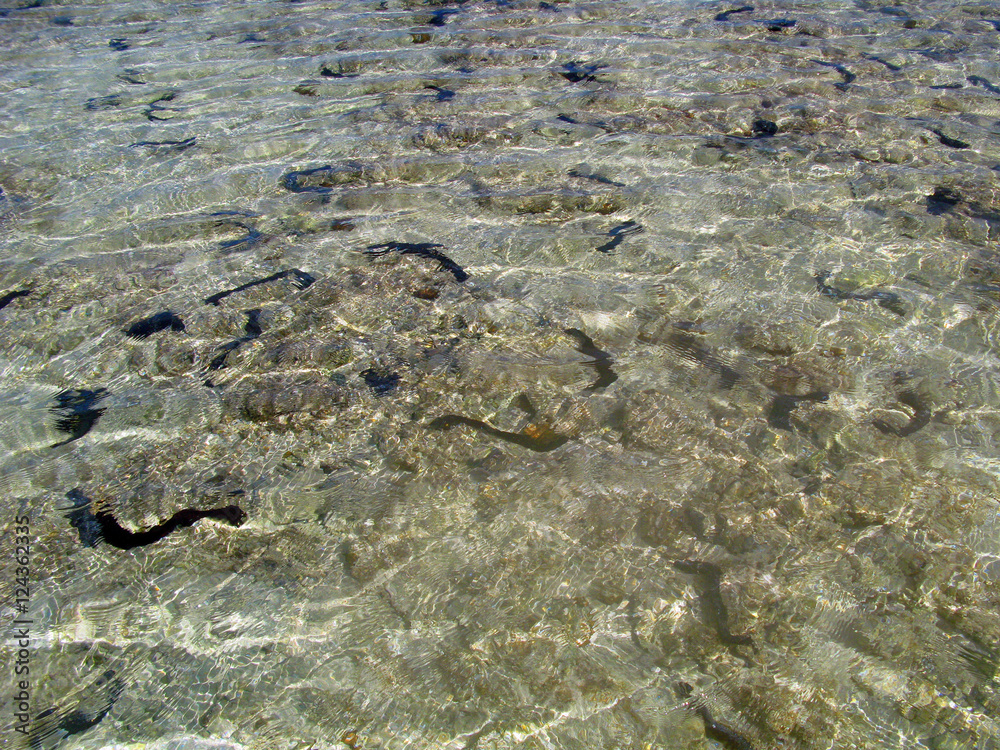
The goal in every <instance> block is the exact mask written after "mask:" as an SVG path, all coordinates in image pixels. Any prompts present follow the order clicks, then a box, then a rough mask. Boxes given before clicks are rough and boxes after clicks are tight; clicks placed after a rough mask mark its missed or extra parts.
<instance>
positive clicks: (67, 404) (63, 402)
mask: <svg viewBox="0 0 1000 750" xmlns="http://www.w3.org/2000/svg"><path fill="white" fill-rule="evenodd" d="M107 396H108V391H107V389H106V388H97V389H95V390H92V391H90V390H77V389H72V390H66V391H62V392H61V393H57V394H56V397H55V403H54V404H53V405H52V406H51V407H50V408H49V411H51V412H52V413H53V414H55V415H56V416H57V417H58V419H57V420H56V424H55V427H56V429H57V430H59V431H60V432H67V433H69V437H68V438H66V439H65V440H62V441H60V442H58V443H53V444H52V447H53V448H58V447H59V446H60V445H66V444H67V443H72V442H73V441H74V440H79V439H80V438H82V437H83V436H84V435H86V434H87V433H88V432H90V430H91V429H92V428H93V426H94V425H95V424H96V423H97V420H98V419H100V418H101V415H102V414H103V413H104V409H98V408H96V407H97V404H98V403H99V402H100V401H102V400H103V399H104V398H106V397H107Z"/></svg>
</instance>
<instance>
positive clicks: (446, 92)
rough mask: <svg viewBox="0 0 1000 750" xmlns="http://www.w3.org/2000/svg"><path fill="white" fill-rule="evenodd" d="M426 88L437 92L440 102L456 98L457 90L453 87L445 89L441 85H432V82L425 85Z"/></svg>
mask: <svg viewBox="0 0 1000 750" xmlns="http://www.w3.org/2000/svg"><path fill="white" fill-rule="evenodd" d="M424 88H425V89H430V90H431V91H436V92H437V100H438V101H439V102H450V101H451V100H452V99H454V98H455V92H454V91H452V90H451V89H443V88H441V87H440V86H432V85H430V84H428V85H426V86H424Z"/></svg>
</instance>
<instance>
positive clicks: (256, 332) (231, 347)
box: [205, 308, 263, 388]
mask: <svg viewBox="0 0 1000 750" xmlns="http://www.w3.org/2000/svg"><path fill="white" fill-rule="evenodd" d="M243 312H244V314H245V315H246V316H247V322H246V323H245V324H244V326H243V331H244V333H245V334H246V335H245V336H241V337H240V338H238V339H234V340H233V341H229V342H227V343H225V344H223V345H222V346H220V347H219V354H217V355H216V356H215V357H214V358H213V359H212V361H211V362H209V363H208V371H209V372H214V371H215V370H221V369H222V368H224V367H225V366H226V359H227V358H228V357H229V355H230V354H232V353H233V352H235V351H236V350H237V349H239V348H240V347H241V346H243V344H245V343H247V342H248V341H253V340H254V339H255V338H257V337H258V336H260V334H261V333H263V331H262V330H261V327H260V312H261V311H260V308H254V309H252V310H244V311H243ZM205 385H206V386H208V387H209V388H214V387H215V386H214V384H213V383H212V381H211V380H206V381H205Z"/></svg>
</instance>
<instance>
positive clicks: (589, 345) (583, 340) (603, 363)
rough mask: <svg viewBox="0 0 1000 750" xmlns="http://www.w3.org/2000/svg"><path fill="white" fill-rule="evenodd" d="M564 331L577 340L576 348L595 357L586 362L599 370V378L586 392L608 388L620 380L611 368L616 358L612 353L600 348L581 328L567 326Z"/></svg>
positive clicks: (585, 354)
mask: <svg viewBox="0 0 1000 750" xmlns="http://www.w3.org/2000/svg"><path fill="white" fill-rule="evenodd" d="M563 333H565V334H566V335H567V336H569V337H571V338H572V339H573V340H574V341H576V350H577V351H578V352H580V354H583V355H584V356H587V357H593V359H592V360H591V361H590V362H586V363H585V364H587V365H588V366H590V367H593V368H594V369H595V370H596V371H597V380H595V381H594V382H593V383H591V384H590V385H589V386H588V387H587V388H585V389H584V392H585V393H586V392H588V391H596V390H599V389H602V388H607V387H608V386H609V385H611V384H612V383H614V382H615V381H616V380H618V375H617V373H615V372H614V371H613V370H612V369H611V365H613V364H614V360H613V359H611V355H610V354H608V353H607V352H606V351H603V350H602V349H598V348H597V345H596V344H594V340H593V339H592V338H590V336H588V335H587V334H585V333H584V332H583V331H581V330H580V329H579V328H566V329H565V330H564V331H563Z"/></svg>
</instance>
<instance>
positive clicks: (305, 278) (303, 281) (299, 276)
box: [204, 268, 316, 306]
mask: <svg viewBox="0 0 1000 750" xmlns="http://www.w3.org/2000/svg"><path fill="white" fill-rule="evenodd" d="M289 276H291V277H292V284H293V285H294V286H295V288H296V289H307V288H308V287H310V286H311V285H312V284H313V283H314V282H315V281H316V277H315V276H313V275H312V274H310V273H306V272H305V271H300V270H299V269H298V268H289V269H288V270H286V271H278V272H277V273H272V274H271V275H270V276H265V277H264V278H263V279H257V280H255V281H248V282H247V283H246V284H240V285H239V286H238V287H235V288H233V289H227V290H226V291H223V292H216V293H215V294H213V295H211V296H210V297H206V298H205V299H204V302H205V304H206V305H216V306H218V304H219V302H221V301H222V300H224V299H225V298H226V297H228V296H229V295H231V294H236V293H237V292H243V291H246V290H247V289H250V288H251V287H255V286H260V285H261V284H267V283H270V282H272V281H277V280H278V279H284V278H287V277H289Z"/></svg>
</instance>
